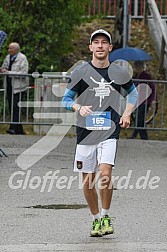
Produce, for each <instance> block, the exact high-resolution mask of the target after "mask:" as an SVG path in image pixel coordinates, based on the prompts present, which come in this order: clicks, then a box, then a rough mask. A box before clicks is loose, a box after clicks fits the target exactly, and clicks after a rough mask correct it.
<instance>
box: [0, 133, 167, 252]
mask: <svg viewBox="0 0 167 252" xmlns="http://www.w3.org/2000/svg"><path fill="white" fill-rule="evenodd" d="M40 138H41V137H39V136H10V135H0V148H2V150H3V151H4V152H5V153H6V154H7V155H8V157H4V156H3V157H0V192H1V194H0V195H1V196H0V197H1V200H0V252H9V251H10V252H20V251H21V252H30V251H32V252H37V251H38V252H44V251H45V252H46V251H48V252H50V251H78V252H80V251H101V252H102V251H112V252H122V251H128V252H129V251H130V252H131V251H133V252H135V251H141V252H142V251H146V252H154V251H161V252H162V251H163V252H164V251H167V227H166V223H167V221H166V220H167V211H166V209H167V201H166V191H167V183H166V181H167V142H160V141H141V140H120V141H119V145H118V152H117V160H116V165H115V170H114V173H113V179H114V180H115V182H114V188H115V190H114V195H113V201H112V205H111V215H112V216H113V217H114V226H115V233H114V234H113V235H109V236H105V237H102V238H91V237H89V231H90V226H91V221H92V216H91V214H90V212H89V209H88V208H87V204H86V202H85V199H84V197H83V193H82V183H81V180H80V177H78V175H77V174H75V173H73V157H74V152H75V138H69V137H65V138H64V139H63V140H62V142H61V143H60V144H59V145H58V147H56V148H55V149H54V150H52V151H51V152H49V154H47V155H45V156H44V157H43V158H41V159H40V160H39V161H38V162H37V163H35V164H34V165H33V166H32V167H29V168H28V169H24V170H23V169H22V168H21V167H19V166H18V165H17V162H16V160H17V159H18V157H19V155H20V154H21V153H23V152H24V151H25V150H27V149H28V148H30V147H31V146H32V145H33V144H34V143H38V141H39V140H40ZM51 141H56V137H53V138H51ZM46 148H47V146H45V145H43V146H42V145H41V149H46ZM41 152H42V151H41ZM33 155H35V153H33V152H32V153H30V155H29V157H28V158H29V159H30V160H32V159H33ZM26 162H27V161H26ZM53 175H54V176H53ZM49 176H50V177H49ZM51 176H52V178H53V177H54V179H51ZM97 187H98V184H97ZM54 208H55V209H54ZM62 208H63V209H62Z"/></svg>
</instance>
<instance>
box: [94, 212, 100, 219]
mask: <svg viewBox="0 0 167 252" xmlns="http://www.w3.org/2000/svg"><path fill="white" fill-rule="evenodd" d="M100 219H101V217H100V213H98V214H95V215H93V220H100Z"/></svg>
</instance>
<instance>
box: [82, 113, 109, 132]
mask: <svg viewBox="0 0 167 252" xmlns="http://www.w3.org/2000/svg"><path fill="white" fill-rule="evenodd" d="M110 128H111V112H110V111H105V112H101V111H96V112H93V114H91V115H88V116H87V117H86V129H88V130H109V129H110Z"/></svg>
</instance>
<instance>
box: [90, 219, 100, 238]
mask: <svg viewBox="0 0 167 252" xmlns="http://www.w3.org/2000/svg"><path fill="white" fill-rule="evenodd" d="M90 236H91V237H102V236H103V235H102V231H101V220H97V219H96V220H94V221H93V223H92V229H91V231H90Z"/></svg>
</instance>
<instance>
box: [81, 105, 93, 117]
mask: <svg viewBox="0 0 167 252" xmlns="http://www.w3.org/2000/svg"><path fill="white" fill-rule="evenodd" d="M91 108H92V106H82V107H81V109H80V111H79V113H80V115H81V116H83V117H85V116H87V115H90V114H92V113H93V111H92V110H91Z"/></svg>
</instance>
